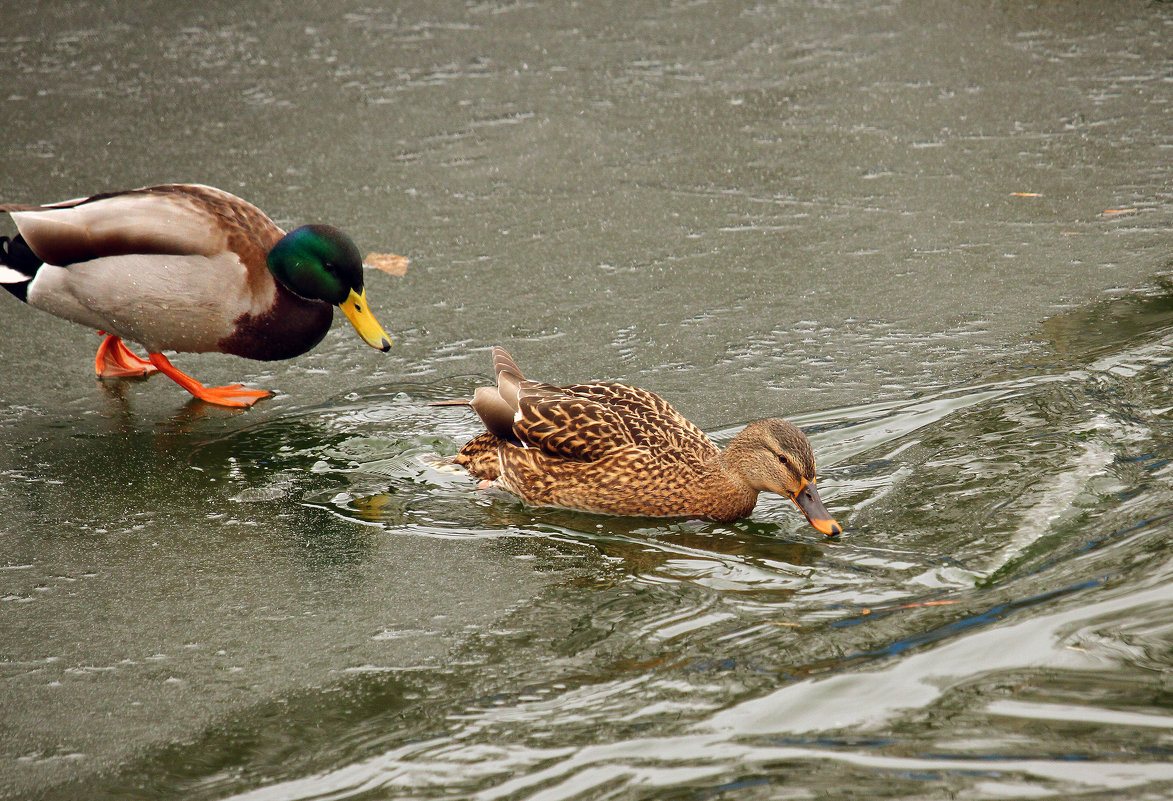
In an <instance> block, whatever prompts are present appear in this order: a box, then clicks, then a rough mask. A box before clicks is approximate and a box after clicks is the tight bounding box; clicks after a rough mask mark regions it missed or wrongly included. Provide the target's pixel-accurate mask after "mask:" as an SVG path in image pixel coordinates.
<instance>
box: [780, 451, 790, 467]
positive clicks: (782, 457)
mask: <svg viewBox="0 0 1173 801" xmlns="http://www.w3.org/2000/svg"><path fill="white" fill-rule="evenodd" d="M778 463H779V464H781V465H782V466H783V467H785V468H788V469H789V467H790V460H789V459H787V458H786V454H784V453H780V454H778Z"/></svg>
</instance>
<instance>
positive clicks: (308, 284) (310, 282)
mask: <svg viewBox="0 0 1173 801" xmlns="http://www.w3.org/2000/svg"><path fill="white" fill-rule="evenodd" d="M268 265H269V272H271V273H272V274H273V277H274V278H276V279H277V281H278V282H279V283H281V284H282V285H283V286H285V287H286V288H287V289H289V290H290V291H292V292H293V293H295V294H297V295H300V296H301V297H303V298H306V299H308V300H324V301H326V302H327V303H332V304H334V305H335V306H338V307H339V308H341V309H342V311H343V312H344V313H345V314H346V316H347V318H348V319H349V320H350V322H351V324H352V325H353V326H354V328H355V330H356V331H358V333H359V336H361V337H362V338H363V339H364V340H365V341H366V343H367V344H368V345H370V346H371V347H372V348H378V349H379V350H382V351H386V350H388V349H390V347H391V340H390V338H389V337H388V336H387V334H386V333H384V331H383V328H382V326H380V325H379V323H378V322H377V321H376V320H375V318H374V315H372V314H371V311H370V309H369V308H368V307H367V299H366V293H365V291H364V290H363V275H362V256H360V255H359V252H358V248H357V247H356V246H355V244H354V242H353V241H352V240H351V238H350V237H349V236H347V235H346V234H344V233H342V232H341V231H339V230H338V229H337V228H335V227H334V226H332V225H303V226H302V227H301V228H298V229H296V230H293V231H290V232H289V233H288V234H286V235H285V236H283V237H282V238H281V240H280V241H278V242H277V244H276V245H274V246H273V249H272V250H270V251H269V257H268Z"/></svg>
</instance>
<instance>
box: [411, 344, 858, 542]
mask: <svg viewBox="0 0 1173 801" xmlns="http://www.w3.org/2000/svg"><path fill="white" fill-rule="evenodd" d="M493 367H494V370H495V372H496V373H497V386H496V387H480V388H479V389H477V391H476V393H475V394H474V395H473V399H472V400H471V401H464V400H458V401H440V402H439V403H435V404H432V405H434V406H455V405H462V406H471V407H472V408H473V411H475V412H476V413H477V414H478V415H479V416H480V418H481V420H482V421H483V422H484V424H485V427H486V428H487V429H488V431H486V432H484V433H483V434H480V435H478V436H476V437H474V438H473V439H472V440H470V441H469V442H468V443H467V444H466V445H465V446H464V447H463V448H461V449H460V453H459V454H457V455H456V457H455V458H454V459H453V461H454V462H455V463H456V464H459V465H461V466H463V467H464V468H465V469H467V470H468V471H469V472H470V473H471V474H472V475H474V476H476V477H477V478H480V479H484V480H485V481H486V482H491V485H492V486H498V487H501V488H502V489H505V490H508V491H509V492H512V493H513V494H514V495H517V496H518V497H520V498H521V499H522V500H523V501H525V502H526V503H529V504H532V505H535V506H561V507H566V508H570V509H580V510H583V511H588V512H603V513H606V514H618V515H639V516H648V517H705V518H709V519H711V520H717V521H721V522H729V521H732V520H737V519H739V518H742V517H745V516H746V515H748V514H749V513H750V512H752V511H753V508H754V505H755V504H756V503H757V500H758V493H759V492H765V491H768V492H775V493H777V494H779V495H782V496H784V497H787V498H790V499H791V500H793V501H794V502H795V504H797V505H798V508H799V509H800V510H802V513H803V514H804V515H806V518H807V520H809V521H810V523H811V525H812V526H814V527H815V528H816V529H818V530H819V531H821V532H822V533H823V534H826V535H828V536H834V535H836V534H838V533H839V532H840V531H841V529H840V527H839V524H838V523H836V522H835V521H834V520H833V519H832V518H831V515H830V514H829V513H828V512H827V509H826V507H825V506H823V502H822V500H821V499H820V498H819V493H818V490H816V489H815V456H814V453H813V452H812V451H811V446H810V442H809V441H808V440H807V438H806V436H805V435H804V434H803V433H802V432H801V431H799V430H798V428H797V427H795V426H794V425H792V424H790V423H788V422H786V421H785V420H779V419H770V420H758V421H757V422H755V423H750V424H749V425H748V426H746V427H745V429H744V430H743V431H742V432H741V433H739V434H738V435H737V436H736V437H734V438H733V440H732V441H731V442H730V443H729V444H728V445H726V446H725V449H724V450H719V449H718V448H717V446H716V445H714V444H713V441H712V440H710V439H709V438H708V437H707V436H705V434H704V432H702V431H701V430H700V429H699V428H697V427H696V426H695V425H693V424H692V423H690V422H689V421H688V420H686V419H685V418H684V417H683V416H682V415H681V414H680V413H679V412H677V411H676V410H675V409H673V408H672V407H671V406H670V405H669V404H668V403H667V401H665V400H664V399H663V398H661V397H659V396H658V395H655V394H653V393H651V392H648V391H647V390H646V389H638V388H636V387H629V386H627V385H625V384H571V385H569V386H565V387H558V386H554V385H553V384H545V383H542V382H540V381H528V380H526V379H525V378H524V376H523V375H522V373H521V370H520V368H518V366H517V363H516V362H514V361H513V359H512V357H510V355H509V354H508V353H506V352H505V349H504V348H499V347H498V348H493Z"/></svg>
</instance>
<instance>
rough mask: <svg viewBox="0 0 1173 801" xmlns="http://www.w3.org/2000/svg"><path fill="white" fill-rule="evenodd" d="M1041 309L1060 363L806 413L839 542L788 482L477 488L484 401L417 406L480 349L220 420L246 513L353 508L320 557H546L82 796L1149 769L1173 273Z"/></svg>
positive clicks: (1113, 779)
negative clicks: (434, 372) (227, 422)
mask: <svg viewBox="0 0 1173 801" xmlns="http://www.w3.org/2000/svg"><path fill="white" fill-rule="evenodd" d="M1047 330H1048V332H1049V333H1050V335H1051V336H1052V337H1054V339H1053V342H1052V347H1053V350H1052V351H1051V353H1050V355H1049V358H1048V359H1047V360H1046V362H1045V363H1036V364H1029V365H1015V366H1013V367H1009V366H1008V367H1007V369H1006V370H1005V372H1004V374H1003V375H1002V376H1000V377H998V378H997V380H993V381H989V382H987V383H983V384H979V385H972V386H965V387H958V388H956V389H952V390H948V391H942V392H933V393H928V394H925V395H924V396H921V397H916V398H912V399H905V400H901V401H889V402H881V403H876V404H870V405H865V406H858V407H851V408H843V409H831V410H827V411H824V412H819V413H817V414H810V415H806V416H804V417H802V418H799V419H798V422H799V423H800V424H801V425H802V426H803V427H804V428H806V429H807V430H808V431H809V432H811V434H812V440H813V442H814V445H815V448H816V451H817V452H818V453H819V454H820V457H821V459H822V461H823V464H824V465H825V467H824V469H823V471H822V476H823V478H822V482H821V483H822V485H823V486H824V487H826V490H825V493H824V494H825V495H826V496H827V500H828V505H829V507H830V508H831V509H832V511H833V512H834V513H835V514H836V515H837V516H838V517H839V518H840V519H841V520H845V521H846V522H847V525H848V530H847V532H846V534H845V535H844V536H843V537H842V538H840V539H838V540H832V541H827V540H824V539H822V538H821V537H820V535H818V534H817V533H815V532H814V531H813V530H811V529H809V528H808V527H806V526H805V525H804V523H803V522H802V521H801V518H800V517H799V515H798V514H797V513H795V512H794V510H793V509H791V508H789V507H790V504H789V503H786V502H783V501H781V500H780V499H773V500H769V501H766V502H764V503H763V504H761V505H759V508H758V511H757V512H756V513H755V515H754V517H753V518H752V520H747V521H743V522H739V523H736V524H732V525H718V524H711V523H701V522H697V521H692V522H670V523H664V522H657V521H647V520H629V519H619V518H608V517H599V516H592V515H582V514H575V513H569V512H564V511H549V510H532V509H527V508H525V507H523V506H521V505H520V504H518V503H516V502H514V501H513V500H511V499H509V498H508V497H507V496H503V495H497V494H494V493H485V492H483V491H481V490H478V489H476V488H475V482H473V481H471V480H469V479H468V478H467V477H463V476H460V475H454V474H451V473H448V472H443V471H439V470H437V469H436V468H435V467H433V466H431V464H430V463H429V460H428V459H427V457H428V456H430V455H432V454H435V453H450V452H452V451H453V450H454V449H455V448H456V447H457V445H458V443H459V442H461V441H463V439H465V438H466V437H468V436H470V435H472V434H474V433H475V432H476V430H477V427H476V425H475V424H474V422H473V420H472V419H469V416H468V415H467V414H462V413H461V412H460V410H442V411H441V412H440V413H439V416H437V414H438V413H437V410H435V409H429V408H428V407H427V406H426V404H427V403H428V402H429V401H431V400H434V399H437V398H442V397H449V396H452V395H454V394H461V393H465V392H467V391H468V390H469V388H470V387H471V386H472V383H473V380H472V379H469V380H465V381H460V382H454V383H453V382H440V383H429V384H399V385H388V386H380V387H372V388H370V389H369V390H368V391H365V392H362V393H359V394H358V395H357V396H355V397H352V398H351V399H349V400H346V401H339V402H337V403H332V404H329V405H328V406H325V407H320V408H310V409H305V410H303V411H302V412H301V413H300V414H296V415H289V416H286V417H283V418H282V419H279V420H272V421H267V422H265V423H262V424H259V425H256V426H248V427H245V428H243V429H242V430H240V431H237V432H233V433H230V434H227V435H225V436H223V437H221V438H218V439H213V440H212V441H209V442H207V443H205V444H203V445H200V446H198V447H196V448H195V449H194V450H192V451H191V452H190V453H188V454H187V455H186V457H185V458H186V461H187V466H188V467H189V468H190V469H194V470H196V471H198V472H199V473H200V476H201V479H202V480H205V481H217V482H227V483H228V485H229V487H228V488H224V487H221V488H220V489H219V490H218V491H217V494H218V495H221V494H223V493H227V494H228V495H229V496H230V498H231V503H230V504H228V506H229V507H230V508H231V509H232V510H233V511H232V512H230V514H232V515H233V517H235V518H237V521H238V522H239V523H240V524H241V525H246V526H247V525H250V524H255V523H256V522H260V521H262V520H263V518H264V517H265V513H264V512H263V511H261V510H265V509H267V508H269V507H273V506H276V507H277V508H279V509H283V510H286V511H285V512H281V513H279V514H278V515H277V517H278V518H279V517H281V516H282V515H288V514H295V515H298V514H300V515H311V516H312V515H315V514H317V513H318V512H321V513H322V514H324V515H329V516H333V517H336V518H337V519H338V520H341V521H344V522H345V523H348V524H349V525H342V526H338V527H335V535H334V537H335V538H334V539H333V541H330V540H329V539H327V540H323V539H322V537H323V535H324V534H325V532H322V531H318V533H316V534H315V538H316V541H315V542H313V543H311V542H308V541H307V542H304V543H301V547H303V548H305V549H307V550H308V551H310V553H307V556H306V557H305V558H306V559H308V560H311V561H327V562H329V561H339V562H347V561H350V560H354V562H355V563H356V564H357V563H361V562H363V561H369V560H371V559H372V556H371V552H374V551H378V550H379V549H381V548H383V547H386V546H385V543H386V542H387V541H390V540H397V539H402V538H434V539H439V540H444V541H446V542H452V541H460V540H469V539H472V540H478V541H482V542H488V543H490V548H491V550H492V551H494V552H496V553H497V554H499V555H501V556H504V557H506V558H508V559H509V560H512V561H515V562H518V563H520V564H521V565H523V566H524V569H525V570H527V571H532V572H533V573H535V574H537V575H541V576H542V577H543V581H544V584H545V586H544V587H543V589H542V590H541V591H540V592H538V593H537V594H536V595H534V596H533V597H530V598H526V599H524V600H523V601H521V602H519V603H516V604H515V606H514V607H513V608H512V610H510V611H508V612H507V613H505V614H501V615H500V616H499V617H497V618H496V619H495V620H494V621H493V622H492V624H491V625H489V626H485V627H480V626H474V627H472V628H471V630H468V631H466V632H464V633H463V635H462V636H461V637H460V638H459V639H458V640H457V641H456V642H457V643H458V644H457V645H455V647H454V648H453V649H452V650H450V651H448V652H445V653H443V654H442V655H439V656H437V655H429V656H428V657H427V658H425V659H424V660H422V661H421V662H419V663H413V664H394V663H388V662H384V661H383V660H381V659H380V657H379V655H378V648H377V646H378V644H381V643H386V642H393V641H396V640H399V639H402V638H421V637H424V638H426V637H428V636H435V637H445V636H448V637H450V636H451V634H450V633H449V632H446V631H445V630H444V629H445V627H444V625H443V624H442V623H439V624H438V623H436V622H435V621H433V622H429V621H428V620H419V621H415V622H411V623H405V624H399V625H391V626H388V627H386V628H384V629H381V630H378V631H373V632H370V634H369V636H370V641H371V643H373V644H375V645H376V648H375V649H374V653H373V655H372V657H371V661H370V662H369V663H364V664H359V665H352V666H350V667H347V668H345V669H342V670H340V671H338V672H336V673H335V678H334V679H332V680H330V681H329V682H327V683H326V684H325V685H324V686H318V687H305V688H302V689H299V690H296V691H294V692H292V693H288V694H282V695H280V696H279V697H277V698H267V699H264V700H262V701H260V702H259V703H258V704H256V705H254V706H250V707H246V708H245V709H243V710H241V711H239V712H237V713H233V714H231V715H228V716H226V717H224V718H222V719H219V720H216V721H214V722H213V723H211V724H210V725H209V726H208V727H207V728H206V729H204V730H203V731H202V732H201V733H200V734H199V735H198V736H196V737H195V738H194V739H184V740H182V741H180V742H176V743H174V744H172V745H169V746H167V747H164V748H161V749H153V750H152V751H150V752H148V753H147V754H145V755H141V756H139V757H136V758H135V759H133V760H131V761H130V763H129V765H127V766H125V767H123V768H122V769H120V770H119V771H116V774H115V776H114V777H111V778H109V779H107V780H105V781H103V782H101V783H99V784H98V785H97V788H95V789H94V796H93V797H121V796H123V795H135V794H138V793H150V794H154V793H161V794H164V795H169V796H170V795H175V796H179V795H182V796H184V797H209V798H211V797H219V796H222V795H225V794H231V793H232V792H234V791H238V790H240V789H242V788H245V787H249V786H252V785H261V786H260V787H259V788H258V789H256V790H252V791H248V792H244V793H243V794H242V795H240V796H237V797H242V798H250V799H253V798H256V799H278V798H280V799H287V798H298V799H303V798H304V799H309V798H314V799H317V798H416V797H435V798H467V797H476V798H543V799H546V798H581V797H657V798H663V797H696V796H698V795H699V796H708V795H713V794H721V793H725V792H733V791H736V795H737V796H738V797H777V796H778V795H779V794H781V795H783V796H787V795H790V794H794V793H798V794H799V795H803V794H805V793H813V794H815V795H819V794H822V793H829V794H835V793H837V792H839V791H841V790H842V789H843V788H845V787H855V788H867V789H866V790H863V789H861V791H863V792H866V793H868V794H869V795H872V796H874V797H879V796H895V797H908V796H917V797H921V796H936V795H937V794H939V793H953V794H957V795H960V796H962V797H971V796H973V797H977V796H980V797H1001V796H1011V797H1031V796H1035V795H1045V794H1051V793H1060V794H1063V795H1065V796H1070V795H1073V794H1079V793H1088V792H1092V791H1101V790H1102V791H1112V790H1120V791H1123V790H1127V791H1128V792H1129V794H1130V797H1158V796H1160V795H1162V794H1163V793H1164V792H1166V791H1168V790H1169V789H1170V788H1171V787H1173V760H1171V759H1170V757H1171V755H1173V754H1171V751H1173V741H1171V740H1170V736H1169V732H1170V730H1171V729H1173V717H1171V716H1170V715H1169V684H1168V677H1169V664H1170V663H1169V653H1170V647H1171V646H1173V640H1171V639H1170V637H1171V629H1170V627H1169V624H1168V620H1167V618H1168V611H1169V608H1170V601H1171V600H1173V597H1171V591H1170V590H1169V581H1170V579H1171V578H1173V561H1171V560H1170V558H1169V553H1168V550H1169V549H1168V547H1167V545H1166V539H1165V537H1167V536H1168V535H1169V533H1170V531H1171V526H1173V514H1171V513H1170V510H1171V509H1173V489H1171V488H1170V481H1169V476H1170V472H1171V469H1173V468H1171V465H1173V405H1171V402H1170V382H1171V380H1173V372H1171V368H1173V286H1170V285H1168V284H1162V285H1160V286H1159V287H1155V288H1153V289H1151V290H1149V291H1146V292H1143V293H1138V294H1134V295H1129V296H1127V297H1122V298H1119V299H1115V300H1111V301H1105V302H1103V303H1101V304H1097V305H1093V306H1091V307H1089V308H1086V309H1081V310H1078V311H1074V312H1071V313H1069V314H1066V315H1063V316H1060V317H1056V318H1053V319H1052V320H1050V321H1049V322H1048V326H1047ZM735 430H736V429H729V430H727V431H719V432H715V436H716V437H717V438H718V439H723V438H725V437H727V436H728V435H730V434H732V433H733V432H734V431H735ZM291 502H292V504H293V506H292V507H291V506H290V504H291ZM298 508H300V509H302V511H301V512H298V511H296V510H297V509H298ZM222 514H228V513H227V512H223V511H211V512H210V513H209V517H212V518H217V517H219V516H220V515H222ZM319 528H321V526H320V524H319ZM326 536H327V537H328V536H329V535H328V534H326ZM374 560H375V561H378V558H377V557H374ZM432 579H433V580H434V581H437V582H439V583H440V586H441V587H443V583H444V581H445V578H444V576H441V575H434V576H432ZM385 602H386V603H388V604H394V603H395V599H394V598H387V599H385ZM96 669H99V668H96ZM109 669H111V670H120V669H122V668H121V667H120V666H113V667H111V668H109Z"/></svg>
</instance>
